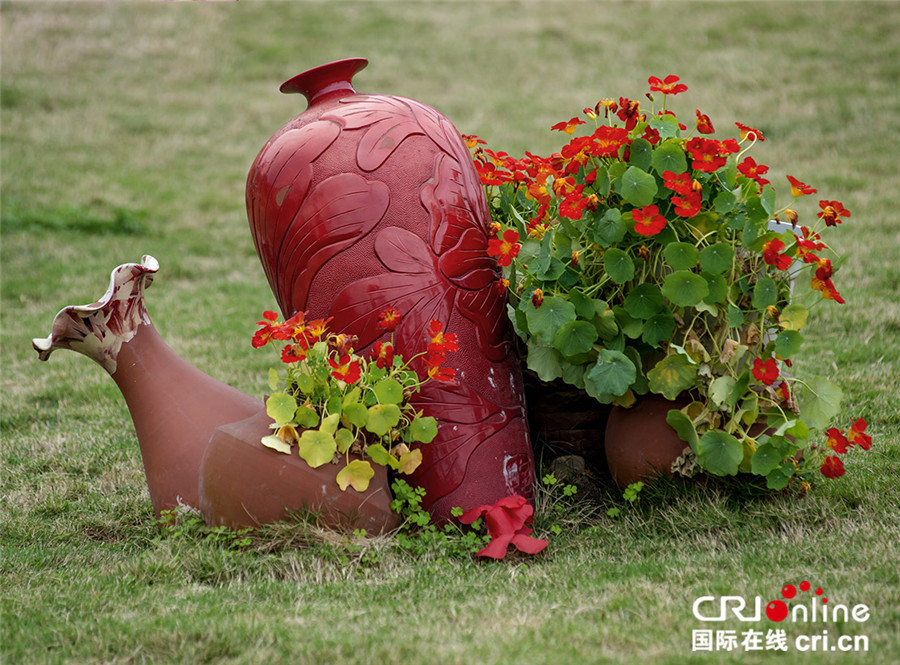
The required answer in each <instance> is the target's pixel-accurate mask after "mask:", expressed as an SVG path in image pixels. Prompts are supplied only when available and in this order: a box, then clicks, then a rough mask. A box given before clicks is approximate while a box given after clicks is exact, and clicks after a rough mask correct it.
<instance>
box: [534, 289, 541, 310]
mask: <svg viewBox="0 0 900 665" xmlns="http://www.w3.org/2000/svg"><path fill="white" fill-rule="evenodd" d="M531 304H532V305H534V308H535V309H537V308H538V307H540V306H541V305H543V304H544V292H543V291H542V290H541V289H535V290H534V291H532V292H531Z"/></svg>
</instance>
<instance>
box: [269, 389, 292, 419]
mask: <svg viewBox="0 0 900 665" xmlns="http://www.w3.org/2000/svg"><path fill="white" fill-rule="evenodd" d="M296 411H297V400H295V399H294V398H293V397H292V396H291V395H288V394H287V393H274V394H273V395H269V399H267V400H266V414H267V415H268V416H269V418H271V419H272V420H274V421H275V422H276V423H277V424H279V425H284V424H285V423H289V422H291V421H293V420H294V413H295V412H296Z"/></svg>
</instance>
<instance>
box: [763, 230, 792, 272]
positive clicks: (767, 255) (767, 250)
mask: <svg viewBox="0 0 900 665" xmlns="http://www.w3.org/2000/svg"><path fill="white" fill-rule="evenodd" d="M783 249H784V243H783V242H782V241H781V240H779V239H778V238H773V239H772V240H766V242H765V243H764V244H763V261H765V262H766V263H768V264H769V265H770V266H775V267H776V268H778V269H779V270H787V269H788V268H790V267H791V263H793V260H792V259H791V257H790V256H788V255H787V254H782V253H781V250H783Z"/></svg>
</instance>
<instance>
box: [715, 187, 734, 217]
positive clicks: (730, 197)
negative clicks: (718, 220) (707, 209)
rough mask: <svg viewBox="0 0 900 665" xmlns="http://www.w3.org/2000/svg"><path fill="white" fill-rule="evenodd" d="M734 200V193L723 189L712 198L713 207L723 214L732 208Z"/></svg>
mask: <svg viewBox="0 0 900 665" xmlns="http://www.w3.org/2000/svg"><path fill="white" fill-rule="evenodd" d="M736 200H737V199H736V198H735V196H734V194H732V193H731V192H729V191H728V190H727V189H726V190H723V191H721V192H719V194H718V195H717V196H716V198H715V199H713V208H715V210H716V212H718V213H722V214H725V213H726V212H729V211H731V209H732V208H734V204H735V201H736Z"/></svg>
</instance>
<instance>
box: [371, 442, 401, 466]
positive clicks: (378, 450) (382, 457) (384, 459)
mask: <svg viewBox="0 0 900 665" xmlns="http://www.w3.org/2000/svg"><path fill="white" fill-rule="evenodd" d="M366 455H368V456H369V459H371V460H372V461H373V462H375V464H380V465H381V466H394V465H395V464H396V463H397V460H396V458H395V457H394V456H393V455H391V454H390V453H389V452H388V449H387V448H385V447H384V446H382V445H381V444H380V443H373V444H372V445H369V446H366Z"/></svg>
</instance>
